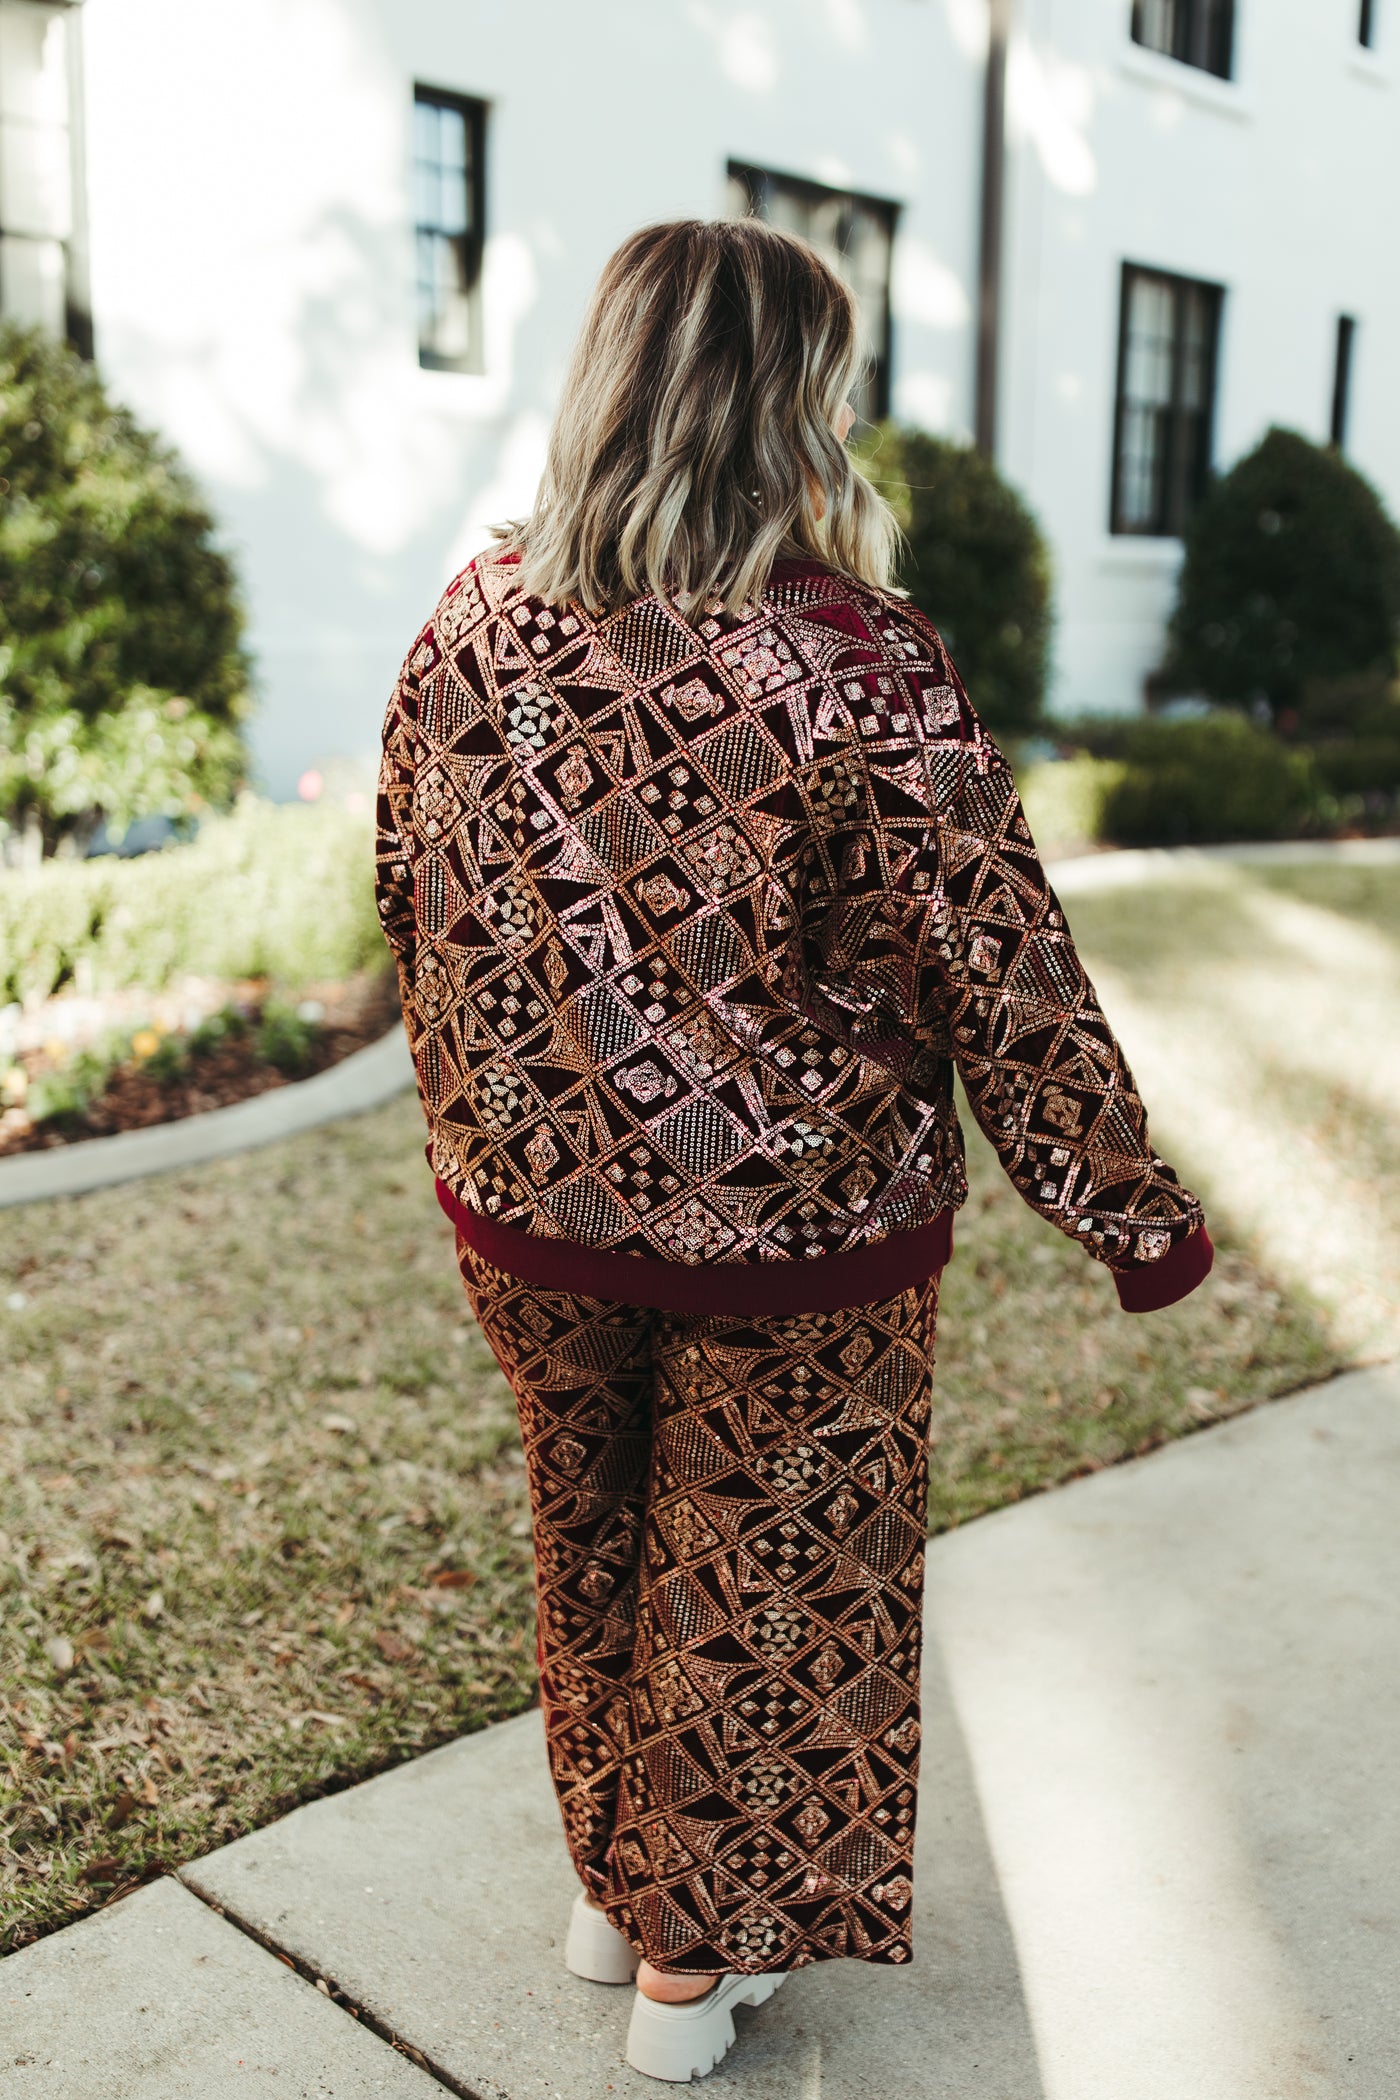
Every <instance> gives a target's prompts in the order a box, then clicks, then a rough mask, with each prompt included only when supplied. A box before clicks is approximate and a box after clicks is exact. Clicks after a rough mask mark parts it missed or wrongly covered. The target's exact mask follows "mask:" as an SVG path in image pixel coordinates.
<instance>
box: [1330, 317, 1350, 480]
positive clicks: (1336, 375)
mask: <svg viewBox="0 0 1400 2100" xmlns="http://www.w3.org/2000/svg"><path fill="white" fill-rule="evenodd" d="M1355 354H1356V316H1355V314H1338V316H1337V341H1336V349H1335V352H1334V359H1333V365H1332V423H1331V438H1330V442H1331V443H1332V444H1333V445H1335V446H1336V448H1337V450H1338V451H1339V452H1341V451H1343V450H1344V449H1345V446H1346V441H1347V417H1348V415H1349V413H1350V410H1351V374H1352V365H1353V361H1354V358H1355Z"/></svg>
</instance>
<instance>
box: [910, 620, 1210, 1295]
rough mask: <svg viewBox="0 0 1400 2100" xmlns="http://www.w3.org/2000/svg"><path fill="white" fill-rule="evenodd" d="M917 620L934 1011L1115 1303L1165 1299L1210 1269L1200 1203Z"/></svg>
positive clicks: (1015, 1172)
mask: <svg viewBox="0 0 1400 2100" xmlns="http://www.w3.org/2000/svg"><path fill="white" fill-rule="evenodd" d="M901 614H902V618H901V621H900V624H901V625H903V624H904V623H905V622H909V621H910V620H911V615H910V614H909V612H908V611H907V610H905V609H904V608H901ZM912 618H913V619H916V620H917V621H918V625H917V628H916V629H915V633H916V636H917V639H918V642H919V647H920V654H921V656H922V658H923V660H924V661H925V662H929V663H931V664H932V666H933V675H932V677H931V678H930V679H929V681H928V684H927V686H925V685H924V681H923V680H921V679H919V678H918V677H917V674H916V680H915V682H916V683H917V684H918V685H919V686H920V688H921V690H920V705H921V722H922V726H923V727H924V729H925V731H926V733H927V741H925V742H923V743H922V744H921V759H922V764H923V769H924V779H925V790H926V798H927V799H926V806H927V809H928V811H929V814H930V816H931V818H932V823H931V826H930V828H929V830H928V832H927V833H926V834H925V845H924V850H923V852H922V853H921V854H920V855H919V857H918V860H917V861H916V863H915V869H916V872H915V874H914V875H913V877H912V879H913V881H914V882H915V883H917V884H918V886H919V887H921V888H923V889H924V890H925V893H926V901H927V909H926V913H925V914H924V916H923V919H922V941H923V954H922V957H921V962H922V972H921V974H923V973H925V972H926V973H931V982H932V985H933V988H934V994H935V997H936V998H937V1001H938V1004H939V1005H941V1006H944V1007H945V1008H946V1012H947V1016H948V1023H949V1030H950V1036H951V1044H950V1047H951V1052H952V1056H953V1061H954V1063H955V1064H956V1066H957V1069H958V1072H959V1074H960V1075H961V1078H962V1081H963V1084H964V1087H965V1088H966V1090H967V1097H968V1100H969V1102H970V1103H971V1105H972V1111H973V1114H974V1115H975V1116H976V1118H977V1121H978V1123H979V1125H980V1126H981V1128H982V1130H983V1132H984V1133H985V1135H986V1136H987V1138H988V1139H989V1140H990V1141H991V1143H992V1144H993V1145H994V1146H995V1147H996V1150H997V1153H998V1155H999V1156H1000V1159H1001V1163H1002V1165H1003V1167H1004V1168H1005V1170H1006V1172H1007V1174H1008V1175H1009V1176H1010V1178H1011V1180H1012V1181H1013V1182H1014V1184H1015V1186H1016V1188H1017V1189H1018V1190H1019V1192H1020V1194H1021V1195H1022V1196H1023V1197H1024V1198H1025V1200H1026V1202H1027V1203H1028V1204H1030V1206H1031V1208H1032V1209H1033V1210H1037V1211H1039V1212H1040V1214H1041V1216H1042V1217H1043V1218H1046V1219H1047V1220H1048V1221H1049V1222H1050V1223H1051V1224H1052V1225H1055V1226H1057V1227H1058V1228H1059V1230H1060V1231H1061V1232H1063V1233H1065V1234H1067V1235H1068V1236H1069V1237H1070V1238H1071V1239H1074V1240H1076V1241H1078V1242H1079V1243H1080V1245H1082V1246H1083V1248H1084V1249H1085V1252H1086V1253H1088V1254H1089V1255H1090V1256H1091V1257H1092V1258H1093V1259H1094V1260H1096V1261H1101V1262H1103V1263H1105V1264H1106V1265H1107V1266H1108V1268H1109V1269H1110V1270H1111V1271H1112V1273H1113V1277H1114V1281H1115V1284H1116V1285H1117V1289H1118V1296H1119V1300H1120V1303H1121V1304H1122V1305H1123V1307H1124V1309H1125V1310H1126V1311H1129V1312H1151V1311H1154V1310H1156V1309H1157V1308H1159V1307H1161V1306H1164V1305H1171V1304H1173V1303H1175V1301H1176V1300H1177V1299H1178V1298H1184V1297H1185V1296H1186V1295H1187V1293H1188V1292H1190V1291H1193V1290H1194V1289H1195V1288H1196V1286H1197V1285H1198V1284H1199V1283H1201V1282H1203V1281H1204V1279H1205V1277H1206V1276H1207V1274H1208V1273H1209V1271H1210V1267H1211V1262H1212V1260H1213V1249H1212V1247H1211V1242H1210V1237H1209V1234H1208V1233H1207V1232H1206V1229H1205V1222H1204V1218H1203V1215H1202V1210H1201V1205H1200V1203H1199V1202H1198V1201H1197V1199H1196V1197H1195V1196H1193V1195H1192V1194H1191V1193H1190V1191H1189V1190H1187V1189H1184V1188H1183V1187H1182V1186H1181V1184H1180V1182H1179V1181H1178V1180H1177V1177H1176V1175H1175V1174H1174V1172H1173V1171H1172V1169H1171V1167H1170V1166H1168V1164H1167V1162H1166V1161H1165V1160H1164V1159H1162V1158H1161V1157H1160V1156H1159V1155H1158V1154H1157V1153H1156V1152H1155V1151H1154V1150H1153V1147H1152V1142H1151V1139H1150V1138H1149V1136H1148V1130H1147V1115H1146V1111H1145V1109H1144V1107H1143V1104H1142V1100H1141V1097H1140V1096H1139V1094H1138V1091H1137V1088H1136V1086H1135V1085H1134V1083H1133V1076H1132V1073H1131V1072H1130V1070H1129V1069H1128V1063H1127V1059H1126V1058H1125V1057H1124V1055H1123V1051H1122V1049H1121V1047H1120V1046H1119V1044H1118V1042H1117V1040H1116V1038H1115V1036H1114V1034H1113V1031H1112V1029H1111V1028H1110V1027H1109V1024H1108V1022H1107V1020H1106V1019H1105V1017H1104V1013H1103V1009H1102V1007H1101V1006H1100V1005H1099V1002H1098V999H1097V997H1096V995H1095V992H1094V987H1093V985H1092V984H1091V983H1090V982H1089V978H1088V976H1087V974H1086V972H1085V969H1084V965H1083V964H1082V962H1081V961H1080V959H1079V955H1078V953H1077V951H1076V949H1075V946H1074V942H1073V939H1072V938H1071V935H1070V930H1069V927H1068V925H1067V923H1066V921H1065V915H1064V912H1063V911H1062V910H1061V908H1060V903H1059V899H1058V898H1057V897H1056V895H1055V892H1054V890H1053V889H1052V888H1051V886H1050V883H1049V880H1048V879H1047V877H1046V873H1045V870H1044V868H1043V866H1042V865H1041V861H1040V857H1039V855H1038V853H1037V852H1036V848H1035V843H1034V841H1033V839H1032V837H1031V834H1030V829H1029V827H1028V825H1027V823H1026V819H1025V814H1024V812H1023V810H1022V807H1021V800H1020V797H1019V795H1018V794H1017V791H1016V786H1015V782H1014V781H1013V779H1012V777H1011V769H1010V767H1009V766H1008V765H1007V762H1006V760H1005V758H1004V757H1003V755H1002V753H1001V751H1000V750H999V749H998V748H997V746H996V744H995V743H994V741H993V740H992V738H991V737H990V736H989V735H988V733H987V731H986V729H985V728H984V727H983V725H982V723H981V721H980V720H979V719H978V717H977V715H976V712H975V710H974V709H973V707H972V705H971V703H970V702H969V700H968V697H967V694H966V691H965V690H964V688H963V684H962V681H961V679H960V678H959V676H958V673H957V671H956V669H955V668H954V666H953V663H952V660H951V658H949V657H948V655H947V652H946V650H944V648H943V644H942V641H941V639H940V638H939V637H938V635H937V633H936V630H935V629H933V628H932V627H931V626H929V625H928V623H926V622H924V621H923V620H922V619H921V617H919V616H912ZM934 645H936V653H935V652H934ZM901 669H905V675H906V677H907V676H908V675H909V670H908V669H906V667H905V666H903V665H901ZM940 993H941V997H939V996H938V995H939V994H940Z"/></svg>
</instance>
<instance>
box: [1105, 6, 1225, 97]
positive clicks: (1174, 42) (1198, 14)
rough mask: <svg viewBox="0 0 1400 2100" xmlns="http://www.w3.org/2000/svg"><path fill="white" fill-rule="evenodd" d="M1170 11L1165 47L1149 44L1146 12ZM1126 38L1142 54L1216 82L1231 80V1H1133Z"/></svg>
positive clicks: (1158, 44)
mask: <svg viewBox="0 0 1400 2100" xmlns="http://www.w3.org/2000/svg"><path fill="white" fill-rule="evenodd" d="M1149 5H1165V6H1169V7H1170V8H1171V34H1170V41H1169V43H1166V44H1160V43H1153V42H1151V41H1150V40H1149V37H1148V35H1147V8H1148V6H1149ZM1129 34H1130V36H1131V37H1132V40H1133V42H1134V43H1135V44H1140V45H1141V46H1142V48H1143V50H1144V51H1158V52H1160V53H1161V54H1162V56H1163V57H1164V58H1174V59H1176V60H1177V61H1178V62H1179V63H1180V64H1181V65H1183V66H1195V67H1197V68H1198V70H1199V71H1201V72H1203V73H1212V74H1214V75H1215V77H1216V78H1217V79H1218V80H1233V78H1234V64H1235V0H1133V12H1132V22H1131V27H1130V30H1129Z"/></svg>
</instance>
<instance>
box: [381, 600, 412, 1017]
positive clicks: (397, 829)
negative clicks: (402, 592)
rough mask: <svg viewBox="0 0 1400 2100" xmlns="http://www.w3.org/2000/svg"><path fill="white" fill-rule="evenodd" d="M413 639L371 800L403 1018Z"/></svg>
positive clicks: (407, 1005) (408, 936) (408, 999)
mask: <svg viewBox="0 0 1400 2100" xmlns="http://www.w3.org/2000/svg"><path fill="white" fill-rule="evenodd" d="M418 651H419V644H418V643H417V642H415V644H414V647H413V649H412V651H410V653H409V656H408V658H407V659H406V661H405V663H404V666H403V669H402V670H401V671H400V673H399V676H398V680H397V682H396V684H395V686H394V690H393V693H392V695H391V697H390V700H389V706H388V709H387V711H386V713H385V716H384V728H383V734H382V739H381V745H382V750H381V757H380V765H379V789H378V794H377V796H376V801H375V848H374V854H375V859H374V896H375V905H376V908H377V910H378V913H379V923H380V925H381V926H382V927H383V929H384V938H385V940H386V941H387V942H388V943H389V948H390V951H391V952H392V954H393V957H394V962H395V965H396V967H397V969H398V977H399V994H400V998H401V999H402V1001H403V1007H404V1017H405V1020H408V1018H409V1016H410V1015H411V1014H412V1012H413V971H414V953H415V946H416V940H417V923H416V920H415V917H414V910H413V857H412V852H411V839H412V809H413V746H414V739H415V734H416V725H417V707H418V675H417V672H416V670H415V668H414V665H415V661H416V659H417V656H418Z"/></svg>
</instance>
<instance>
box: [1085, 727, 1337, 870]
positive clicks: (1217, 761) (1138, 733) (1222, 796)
mask: <svg viewBox="0 0 1400 2100" xmlns="http://www.w3.org/2000/svg"><path fill="white" fill-rule="evenodd" d="M1079 740H1080V741H1082V742H1084V743H1085V744H1087V745H1088V746H1089V748H1090V750H1091V752H1092V753H1093V755H1094V756H1095V757H1097V758H1098V759H1100V760H1107V761H1112V762H1114V763H1115V764H1116V765H1117V766H1118V768H1119V773H1118V777H1117V779H1116V780H1114V781H1112V782H1111V783H1109V784H1108V785H1107V789H1106V792H1105V793H1104V796H1103V802H1102V811H1101V820H1100V832H1099V836H1100V837H1101V838H1102V839H1104V840H1106V841H1109V842H1111V843H1112V844H1114V845H1118V846H1186V845H1206V844H1213V843H1216V842H1220V843H1223V842H1226V841H1229V840H1240V839H1277V838H1294V837H1297V836H1298V835H1299V834H1301V833H1304V832H1307V831H1310V830H1316V829H1318V828H1320V825H1321V822H1322V820H1323V819H1324V818H1325V816H1326V814H1327V811H1326V807H1325V797H1324V794H1323V790H1322V786H1321V783H1320V782H1319V781H1318V779H1317V776H1316V773H1315V771H1314V768H1313V764H1312V759H1311V756H1310V754H1309V753H1307V752H1305V751H1292V750H1289V749H1288V748H1287V747H1286V746H1285V745H1284V744H1281V743H1280V742H1279V740H1278V738H1277V737H1274V736H1271V735H1270V734H1269V732H1268V731H1267V730H1265V729H1260V728H1258V727H1257V726H1256V725H1255V724H1254V723H1253V722H1248V721H1246V720H1245V718H1244V717H1243V716H1242V715H1240V714H1237V713H1235V712H1234V710H1233V709H1224V710H1222V711H1221V712H1219V713H1217V714H1209V715H1202V716H1199V717H1196V718H1195V719H1192V720H1189V721H1175V722H1173V721H1166V722H1164V721H1160V720H1154V719H1153V718H1152V717H1150V716H1149V717H1147V718H1146V719H1144V718H1143V717H1141V716H1138V717H1134V718H1129V719H1127V720H1118V719H1106V720H1095V721H1091V722H1087V723H1081V724H1080V725H1079Z"/></svg>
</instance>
